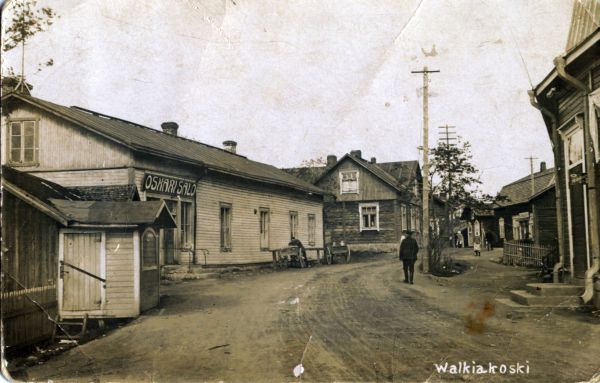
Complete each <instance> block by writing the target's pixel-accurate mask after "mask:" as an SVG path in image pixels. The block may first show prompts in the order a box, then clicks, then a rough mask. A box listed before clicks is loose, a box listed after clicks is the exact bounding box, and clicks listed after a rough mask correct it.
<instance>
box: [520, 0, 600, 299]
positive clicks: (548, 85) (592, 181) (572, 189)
mask: <svg viewBox="0 0 600 383" xmlns="http://www.w3.org/2000/svg"><path fill="white" fill-rule="evenodd" d="M598 25H600V3H599V2H598V1H597V0H581V1H575V2H574V8H573V18H572V22H571V29H570V32H569V37H568V43H567V48H566V52H565V53H564V54H563V55H561V56H559V57H556V58H555V59H554V69H552V71H551V72H550V73H549V74H548V75H547V76H546V78H544V80H543V81H542V82H541V83H540V84H539V85H537V86H536V87H535V89H533V91H532V92H531V93H530V95H531V102H532V105H533V106H534V107H536V108H537V109H539V110H540V112H541V113H542V116H543V118H544V121H545V123H546V127H547V129H548V134H549V136H550V139H551V141H552V146H553V150H554V161H555V164H556V167H555V177H556V185H555V186H556V188H555V193H556V194H555V196H556V209H557V224H558V239H559V254H560V261H559V263H558V264H557V265H556V269H558V268H564V269H566V270H567V271H568V275H569V279H570V281H571V282H573V283H576V284H584V285H585V293H584V294H583V300H584V301H585V302H590V301H591V300H592V297H593V283H594V282H593V280H594V276H596V277H597V276H598V271H599V270H600V241H599V236H600V229H599V222H598V221H599V215H600V207H599V203H598V200H599V198H600V188H599V187H598V184H599V182H600V178H599V177H600V168H599V163H600V150H599V140H600V139H599V136H600V132H599V126H600V123H599V115H600V28H599V27H598ZM597 295H598V293H596V296H597ZM597 303H598V304H600V299H597Z"/></svg>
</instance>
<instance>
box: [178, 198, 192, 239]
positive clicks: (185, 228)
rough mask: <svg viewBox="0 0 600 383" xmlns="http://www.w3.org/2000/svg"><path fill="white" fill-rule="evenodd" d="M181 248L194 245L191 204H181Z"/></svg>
mask: <svg viewBox="0 0 600 383" xmlns="http://www.w3.org/2000/svg"><path fill="white" fill-rule="evenodd" d="M180 227H181V246H182V247H186V248H189V247H190V246H191V245H193V243H194V211H193V209H192V203H191V202H183V201H182V202H181V226H180Z"/></svg>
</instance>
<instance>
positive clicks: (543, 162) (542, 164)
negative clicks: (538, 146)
mask: <svg viewBox="0 0 600 383" xmlns="http://www.w3.org/2000/svg"><path fill="white" fill-rule="evenodd" d="M545 170H546V161H542V162H540V172H543V171H545Z"/></svg>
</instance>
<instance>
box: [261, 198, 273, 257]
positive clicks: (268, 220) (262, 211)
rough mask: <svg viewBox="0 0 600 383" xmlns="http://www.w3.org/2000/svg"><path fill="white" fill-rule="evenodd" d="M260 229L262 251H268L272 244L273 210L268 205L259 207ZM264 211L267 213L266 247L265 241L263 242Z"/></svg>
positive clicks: (265, 226)
mask: <svg viewBox="0 0 600 383" xmlns="http://www.w3.org/2000/svg"><path fill="white" fill-rule="evenodd" d="M258 211H259V212H258V230H259V235H260V237H259V246H260V251H268V250H269V247H270V244H271V210H270V209H269V208H267V207H261V208H259V209H258ZM263 213H266V214H265V217H266V221H267V222H266V225H264V228H265V233H266V235H265V237H266V238H265V241H266V245H267V246H266V247H264V246H263V245H264V243H263Z"/></svg>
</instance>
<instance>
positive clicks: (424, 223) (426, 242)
mask: <svg viewBox="0 0 600 383" xmlns="http://www.w3.org/2000/svg"><path fill="white" fill-rule="evenodd" d="M411 73H422V74H423V213H422V214H421V217H422V226H423V248H424V249H425V251H424V252H423V254H424V255H423V257H422V261H421V265H422V267H423V273H429V192H430V187H429V73H439V70H429V69H428V68H427V67H424V68H423V70H418V71H411Z"/></svg>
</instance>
